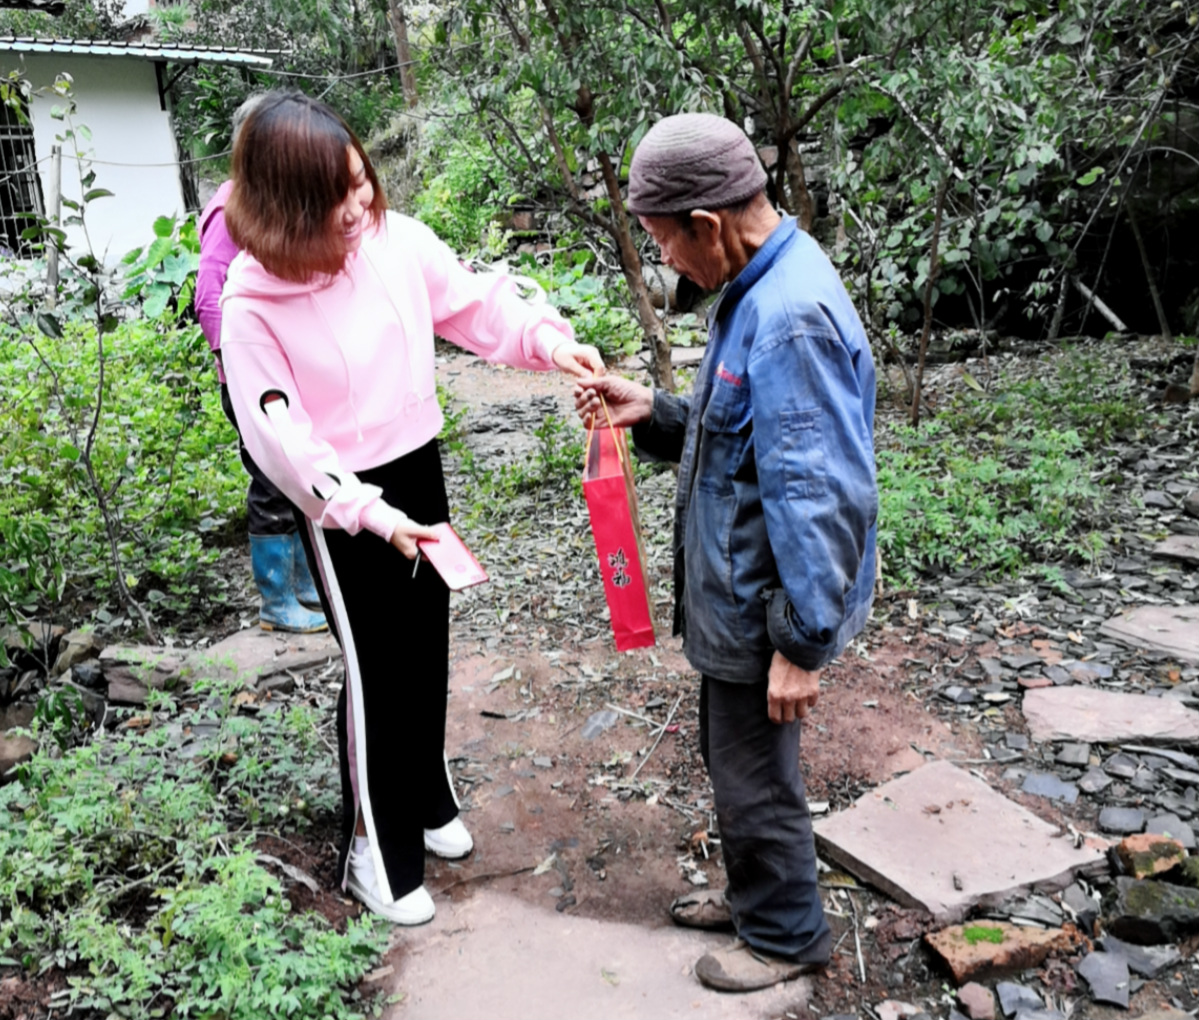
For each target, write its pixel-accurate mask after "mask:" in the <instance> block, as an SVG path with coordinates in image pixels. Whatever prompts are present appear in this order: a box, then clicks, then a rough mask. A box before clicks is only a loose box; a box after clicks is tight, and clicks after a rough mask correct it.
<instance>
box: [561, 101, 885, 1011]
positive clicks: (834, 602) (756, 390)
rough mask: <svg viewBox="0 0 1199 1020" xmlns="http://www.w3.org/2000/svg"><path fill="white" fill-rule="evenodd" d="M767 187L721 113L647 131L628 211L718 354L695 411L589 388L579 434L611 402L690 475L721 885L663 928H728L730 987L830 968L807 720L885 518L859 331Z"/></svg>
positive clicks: (870, 380)
mask: <svg viewBox="0 0 1199 1020" xmlns="http://www.w3.org/2000/svg"><path fill="white" fill-rule="evenodd" d="M765 184H766V174H765V172H764V171H763V169H762V166H761V163H760V162H759V160H758V157H757V153H756V151H755V150H754V147H753V145H752V143H751V142H750V140H749V139H748V138H747V137H746V136H745V134H744V132H742V131H741V129H740V128H738V127H737V126H736V125H735V124H733V123H732V122H730V121H728V120H726V119H724V118H722V117H715V116H711V115H708V114H682V115H679V116H674V117H667V118H666V119H664V120H662V121H660V122H659V123H658V124H656V125H655V126H654V127H653V128H652V129H651V130H650V132H649V133H648V134H647V135H646V136H645V139H644V140H643V141H642V142H641V144H640V145H639V146H638V148H637V151H636V153H635V154H634V156H633V162H632V165H631V167H630V170H629V198H628V207H629V209H630V211H631V212H633V213H635V214H636V215H637V217H638V218H639V219H640V221H641V224H642V226H643V227H644V228H645V229H646V230H647V231H648V232H649V234H650V235H651V236H652V237H653V239H654V240H655V241H656V242H657V243H658V246H659V248H660V249H661V252H662V260H663V262H665V263H666V264H667V265H669V266H673V267H674V268H675V269H676V270H678V271H679V272H680V273H683V274H685V275H686V276H689V277H690V278H691V279H692V280H694V281H695V282H696V283H698V284H700V285H701V286H703V287H705V288H708V289H711V290H715V289H717V288H723V289H722V290H721V292H720V295H719V297H718V298H717V300H716V301H715V303H714V304H713V306H712V308H711V311H710V312H709V315H708V348H707V352H706V354H705V356H704V361H703V364H702V365H701V366H700V369H699V373H698V375H697V376H696V380H695V386H694V389H693V392H692V394H691V395H690V397H679V396H673V395H671V394H669V393H665V392H662V391H652V390H649V389H647V388H646V387H644V386H640V385H638V384H636V383H633V382H630V381H628V380H625V379H620V378H618V377H615V376H603V377H598V378H595V379H590V380H586V381H584V382H582V383H581V384H579V386H578V387H577V388H576V390H575V401H576V406H577V407H578V410H579V413H580V414H581V415H582V416H583V417H584V418H585V419H587V418H589V417H590V416H592V415H596V414H597V412H599V410H600V403H599V400H600V395H601V394H602V395H603V397H604V399H605V400H606V402H607V405H608V411H609V413H610V414H611V418H612V422H613V424H615V425H618V426H632V432H633V440H634V443H635V444H636V447H637V449H638V451H639V452H640V453H641V454H642V455H644V456H647V457H649V458H652V459H659V460H669V461H676V462H678V464H679V476H678V494H677V496H676V499H675V529H674V577H675V599H676V606H675V631H676V633H682V635H683V650H684V652H685V654H686V656H687V659H688V661H689V662H690V663H691V665H692V666H693V667H694V668H695V669H696V670H698V671H699V673H700V674H701V676H702V681H701V693H700V720H699V723H700V746H701V750H702V752H703V757H704V762H705V764H706V765H707V768H708V773H709V775H710V776H711V778H712V787H713V790H714V792H715V797H716V814H717V818H718V821H719V824H720V836H721V847H722V851H723V856H724V864H725V870H726V874H727V878H728V887H727V889H726V890H724V891H723V892H722V893H717V892H711V893H706V894H701V895H698V896H690V897H682V898H680V899H678V900H676V901H675V902H674V903H673V904H672V906H671V914H672V916H673V917H674V918H675V920H676V921H678V922H679V923H681V924H690V925H694V926H697V927H704V928H718V927H731V928H733V929H734V930H735V931H736V934H737V939H736V940H735V941H734V942H733V943H732V944H731V945H730V946H728V947H726V948H723V949H720V950H716V951H713V952H711V953H708V954H706V955H705V956H703V957H702V958H701V959H700V960H699V962H698V963H697V964H696V974H697V976H698V977H699V979H700V980H701V981H702V982H703V983H704V984H705V985H708V986H709V987H712V988H718V989H722V990H725V991H749V990H752V989H756V988H764V987H768V986H770V985H773V984H777V983H778V982H780V981H787V980H790V979H792V978H795V977H798V976H799V975H800V974H804V973H809V972H811V971H814V970H818V969H820V968H822V967H823V966H824V965H825V964H826V963H827V962H828V959H829V954H830V949H831V946H830V932H829V928H828V924H827V922H826V921H825V918H824V912H823V910H822V908H821V903H820V895H819V891H818V888H817V880H816V852H815V846H814V842H813V838H812V824H811V817H810V815H809V813H808V807H807V803H806V801H805V799H804V785H803V778H802V776H801V774H800V769H799V736H800V720H801V719H803V718H804V717H805V716H807V714H808V712H809V711H810V710H811V709H812V707H813V706H814V705H815V704H816V699H817V697H818V695H819V690H820V687H819V684H820V672H821V670H822V669H823V668H824V667H825V666H826V665H828V663H829V662H830V661H831V660H832V659H833V658H835V657H836V656H837V655H838V654H839V653H840V652H841V650H842V649H843V648H844V647H845V645H846V644H847V642H849V641H850V640H851V639H852V638H853V637H854V636H855V635H856V634H857V633H858V632H859V631H861V629H862V627H863V626H864V625H865V623H866V619H867V617H868V616H869V613H870V601H871V593H872V590H873V581H874V566H875V518H876V516H877V512H878V492H877V488H876V485H875V470H874V445H873V423H874V402H875V379H874V364H873V361H872V360H871V356H870V348H869V345H868V343H867V340H866V335H865V332H864V330H863V329H862V324H861V321H860V320H859V318H858V316H857V313H856V312H855V311H854V308H853V305H852V304H851V302H850V300H849V295H848V294H847V293H846V291H845V287H844V286H843V285H842V283H841V280H840V279H839V277H838V276H837V273H836V271H835V270H834V268H833V266H832V264H831V263H830V262H829V260H828V258H827V257H826V256H825V255H824V253H823V252H822V251H821V249H820V247H819V246H818V245H817V244H816V242H815V241H814V240H812V238H811V237H810V236H809V235H807V234H806V233H804V232H803V231H802V230H801V229H800V228H799V226H798V225H797V224H796V222H795V220H794V219H792V218H791V217H781V216H779V214H778V213H777V212H775V210H774V209H773V208H772V206H771V205H770V203H769V201H768V200H767V198H766V196H765V193H764V190H763V189H764V187H765ZM596 420H597V422H598V423H599V424H601V425H605V424H607V419H606V416H605V415H604V414H602V413H600V414H598V417H597V419H596Z"/></svg>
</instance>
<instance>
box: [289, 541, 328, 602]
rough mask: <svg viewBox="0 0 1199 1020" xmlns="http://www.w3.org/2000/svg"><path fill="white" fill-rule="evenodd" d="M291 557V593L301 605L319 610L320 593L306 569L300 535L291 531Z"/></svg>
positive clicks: (305, 558)
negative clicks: (294, 594)
mask: <svg viewBox="0 0 1199 1020" xmlns="http://www.w3.org/2000/svg"><path fill="white" fill-rule="evenodd" d="M291 546H292V556H293V557H294V563H295V574H294V575H292V591H294V592H295V593H296V599H297V601H299V602H300V603H301V604H302V605H305V606H308V607H309V608H310V609H320V608H321V596H320V592H318V591H317V590H316V583H315V582H314V581H313V579H312V571H311V570H309V569H308V556H307V555H306V554H305V552H304V543H303V542H301V541H300V533H299V532H298V531H293V532H292V535H291Z"/></svg>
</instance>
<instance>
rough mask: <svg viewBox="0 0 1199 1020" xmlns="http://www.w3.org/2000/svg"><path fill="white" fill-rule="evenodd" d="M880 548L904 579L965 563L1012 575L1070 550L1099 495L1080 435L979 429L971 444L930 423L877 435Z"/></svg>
mask: <svg viewBox="0 0 1199 1020" xmlns="http://www.w3.org/2000/svg"><path fill="white" fill-rule="evenodd" d="M877 462H878V487H879V526H878V542H879V548H880V550H881V551H882V554H883V565H884V569H885V570H886V571H887V572H888V574H889V575H891V576H892V577H895V578H896V579H898V580H901V581H903V582H911V581H912V580H914V578H915V577H916V575H917V574H918V573H920V572H921V571H926V570H929V569H934V568H935V569H942V570H944V569H956V568H958V567H966V568H969V569H972V570H982V571H985V572H988V573H999V574H1003V573H1012V572H1014V571H1016V570H1018V569H1020V568H1022V567H1024V566H1026V565H1027V564H1028V563H1029V562H1031V561H1034V560H1036V559H1040V558H1044V557H1047V556H1050V555H1055V554H1062V553H1063V552H1066V551H1067V545H1068V543H1069V542H1070V541H1071V539H1072V536H1073V533H1074V529H1075V527H1076V525H1077V523H1078V521H1079V518H1080V517H1081V516H1082V514H1081V513H1080V511H1085V509H1086V508H1087V506H1088V505H1089V504H1090V503H1091V502H1092V501H1093V500H1094V498H1095V496H1096V495H1097V491H1098V490H1097V489H1096V488H1095V486H1094V485H1093V484H1092V482H1091V480H1090V473H1089V467H1090V456H1089V455H1088V454H1087V453H1086V452H1085V450H1084V448H1083V443H1082V440H1081V438H1080V437H1079V435H1078V433H1076V432H1073V431H1068V432H1058V431H1053V430H1049V431H1044V432H1040V431H1034V430H1031V429H1021V430H1017V431H1007V432H1005V433H1004V434H990V433H981V432H980V433H977V434H975V435H974V437H973V440H972V442H971V444H970V445H969V446H967V445H965V444H964V443H963V442H962V441H961V438H960V437H959V436H958V435H955V434H954V433H953V432H952V431H951V430H949V429H948V428H947V427H946V424H945V422H944V420H943V419H942V418H936V419H933V420H932V421H929V422H927V423H926V424H924V425H922V426H921V427H920V428H919V429H913V428H911V427H909V426H892V427H890V428H888V429H886V430H884V431H883V434H882V439H881V442H880V449H879V450H878V453H877Z"/></svg>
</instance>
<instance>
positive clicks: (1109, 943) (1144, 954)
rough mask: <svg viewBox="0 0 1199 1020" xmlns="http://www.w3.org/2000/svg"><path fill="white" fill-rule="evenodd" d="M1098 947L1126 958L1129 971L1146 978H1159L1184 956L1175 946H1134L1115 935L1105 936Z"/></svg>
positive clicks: (1098, 943)
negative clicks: (1158, 976)
mask: <svg viewBox="0 0 1199 1020" xmlns="http://www.w3.org/2000/svg"><path fill="white" fill-rule="evenodd" d="M1096 945H1098V946H1100V947H1101V948H1102V949H1103V950H1104V952H1107V953H1111V954H1112V955H1114V956H1122V957H1124V959H1125V960H1126V961H1127V962H1128V969H1129V970H1130V971H1132V972H1133V973H1134V974H1140V975H1141V977H1145V978H1155V977H1157V975H1158V974H1160V973H1161V972H1162V971H1163V970H1165V969H1166V968H1167V967H1173V966H1174V965H1175V964H1176V963H1178V962H1179V961H1180V960H1181V959H1182V954H1181V953H1179V952H1178V950H1177V949H1176V948H1175V947H1174V946H1134V945H1133V944H1132V943H1131V942H1123V941H1121V940H1120V939H1118V938H1116V936H1114V935H1105V936H1104V937H1103V938H1101V939H1100V940H1099V941H1098V942H1097V943H1096Z"/></svg>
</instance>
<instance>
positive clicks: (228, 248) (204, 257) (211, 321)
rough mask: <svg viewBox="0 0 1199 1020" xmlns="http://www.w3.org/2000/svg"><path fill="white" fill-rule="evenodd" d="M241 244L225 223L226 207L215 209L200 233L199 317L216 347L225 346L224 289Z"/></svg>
mask: <svg viewBox="0 0 1199 1020" xmlns="http://www.w3.org/2000/svg"><path fill="white" fill-rule="evenodd" d="M237 252H238V248H237V245H236V244H234V243H233V238H231V237H230V236H229V231H228V229H226V227H225V211H224V209H223V208H222V209H218V210H216V211H215V212H213V213H212V214H211V215H210V217H209V218H208V220H207V222H206V223H205V225H204V228H203V233H202V234H201V235H200V269H199V271H198V272H197V273H196V317H197V318H198V319H199V320H200V328H201V329H202V330H203V331H204V336H205V337H206V338H207V340H208V346H209V347H210V348H211V349H212V350H214V351H215V350H218V349H219V348H220V346H221V291H222V290H223V289H224V287H225V277H226V275H228V272H229V263H230V262H232V261H233V259H234V258H235V257H236V256H237Z"/></svg>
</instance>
